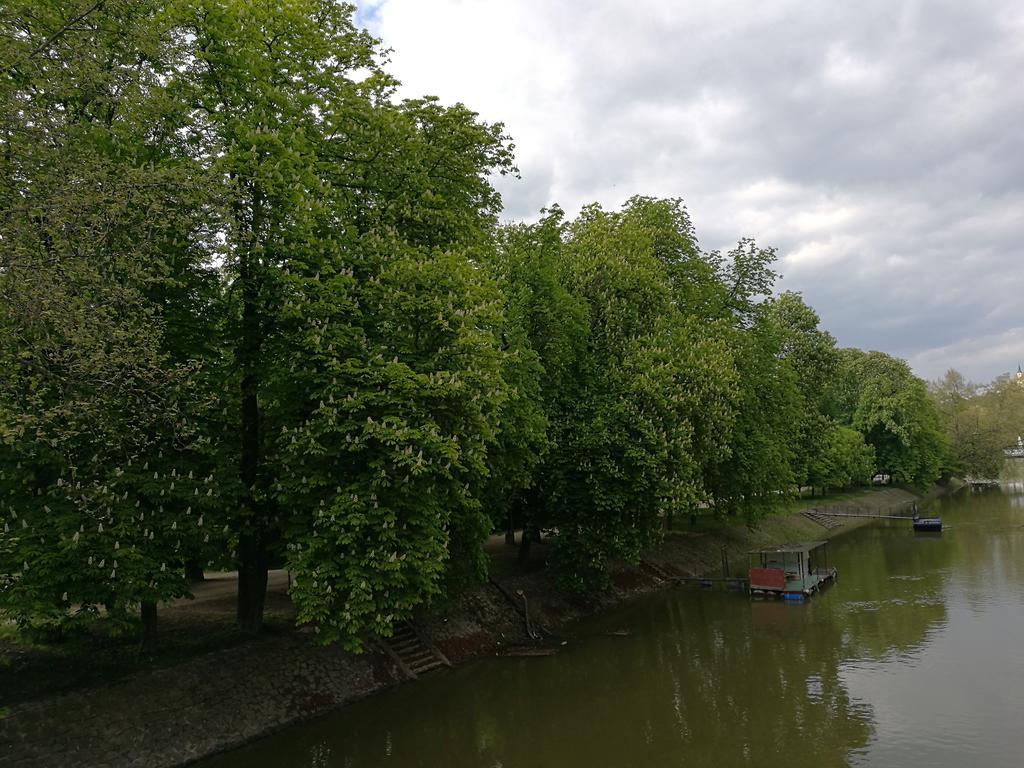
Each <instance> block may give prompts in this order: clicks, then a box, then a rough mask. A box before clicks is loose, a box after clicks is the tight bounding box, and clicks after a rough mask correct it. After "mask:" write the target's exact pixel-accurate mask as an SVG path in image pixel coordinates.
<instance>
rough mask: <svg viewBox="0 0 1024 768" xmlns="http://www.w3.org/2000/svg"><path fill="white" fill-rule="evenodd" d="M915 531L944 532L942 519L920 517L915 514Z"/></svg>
mask: <svg viewBox="0 0 1024 768" xmlns="http://www.w3.org/2000/svg"><path fill="white" fill-rule="evenodd" d="M914 530H915V531H942V518H941V517H918V516H917V514H916V513H915V514H914Z"/></svg>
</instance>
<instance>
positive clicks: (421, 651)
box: [380, 621, 451, 680]
mask: <svg viewBox="0 0 1024 768" xmlns="http://www.w3.org/2000/svg"><path fill="white" fill-rule="evenodd" d="M380 644H381V647H382V648H383V649H384V651H385V653H387V655H388V656H390V657H391V660H392V661H394V662H395V664H396V665H397V666H398V668H399V669H400V670H401V671H402V673H403V674H404V675H405V676H406V677H407V678H409V679H410V680H415V679H416V678H417V677H419V676H420V675H422V674H423V673H425V672H430V671H431V670H433V669H437V668H439V667H450V666H451V662H450V661H448V659H447V658H446V657H445V655H444V654H443V653H441V651H440V649H439V648H438V647H437V646H435V645H434V644H433V643H431V642H430V641H429V640H427V639H426V638H425V637H423V636H421V635H420V634H419V633H418V632H417V631H416V630H415V628H413V626H412V625H411V624H409V623H408V622H405V621H403V622H399V623H398V624H396V625H395V626H394V632H393V634H392V635H391V637H385V638H381V641H380Z"/></svg>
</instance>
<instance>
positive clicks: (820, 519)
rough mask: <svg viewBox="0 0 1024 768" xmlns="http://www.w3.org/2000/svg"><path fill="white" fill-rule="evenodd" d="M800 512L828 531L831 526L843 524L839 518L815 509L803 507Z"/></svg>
mask: <svg viewBox="0 0 1024 768" xmlns="http://www.w3.org/2000/svg"><path fill="white" fill-rule="evenodd" d="M802 514H803V516H804V517H806V518H807V519H808V520H812V521H813V522H815V523H817V524H818V525H820V526H821V527H822V528H827V529H828V530H830V531H831V530H832V529H833V528H838V527H839V526H841V525H842V524H843V521H842V520H839V519H837V518H835V517H833V516H832V515H829V514H827V513H825V512H819V511H818V510H816V509H805V510H804V511H803V513H802Z"/></svg>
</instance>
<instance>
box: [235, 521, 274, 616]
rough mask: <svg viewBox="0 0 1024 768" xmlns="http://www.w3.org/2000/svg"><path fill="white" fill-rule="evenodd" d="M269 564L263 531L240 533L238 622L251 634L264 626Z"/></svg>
mask: <svg viewBox="0 0 1024 768" xmlns="http://www.w3.org/2000/svg"><path fill="white" fill-rule="evenodd" d="M269 565H270V558H269V556H268V554H267V543H266V540H265V538H264V537H263V535H262V534H260V533H245V534H242V535H241V536H239V538H238V626H239V628H240V629H241V630H242V632H244V633H246V634H249V635H255V634H258V633H259V631H260V629H261V628H262V627H263V606H264V604H265V602H266V598H267V571H268V570H269Z"/></svg>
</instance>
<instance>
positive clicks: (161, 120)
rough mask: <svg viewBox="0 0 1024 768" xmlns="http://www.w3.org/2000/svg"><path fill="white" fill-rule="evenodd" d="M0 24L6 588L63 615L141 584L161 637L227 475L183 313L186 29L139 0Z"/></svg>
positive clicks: (0, 440)
mask: <svg viewBox="0 0 1024 768" xmlns="http://www.w3.org/2000/svg"><path fill="white" fill-rule="evenodd" d="M0 34H2V36H3V40H4V45H3V51H4V53H3V54H2V55H3V60H2V64H0V72H2V77H0V89H2V90H0V96H2V105H0V108H2V117H0V120H2V136H3V152H2V153H0V155H2V160H0V163H2V165H3V167H4V171H5V172H4V174H3V183H2V192H0V196H2V200H3V207H2V210H0V242H3V243H4V248H3V250H2V252H0V296H2V299H3V300H2V301H0V515H2V516H3V517H4V531H3V538H2V539H0V541H2V546H0V573H2V574H6V576H5V577H4V579H5V583H4V584H3V589H2V590H0V602H2V604H3V606H4V608H5V609H6V610H7V611H8V612H9V613H10V614H11V615H13V616H14V617H15V618H17V619H18V620H19V621H20V622H21V623H23V624H26V623H27V624H32V623H44V624H47V625H51V626H57V627H62V626H63V625H65V624H67V623H68V622H70V621H73V620H74V619H75V618H80V617H83V616H87V615H89V614H91V613H94V612H95V611H96V610H97V608H98V607H99V606H105V608H106V609H107V613H108V614H110V615H111V616H113V617H115V618H126V617H127V616H128V615H129V611H132V610H135V609H136V608H137V607H138V606H139V605H140V604H141V605H142V607H143V611H142V612H143V616H144V618H145V619H146V620H147V627H148V629H149V632H148V635H147V636H148V637H149V638H150V639H151V637H152V630H153V629H154V622H155V610H156V604H157V602H158V601H161V600H166V599H168V598H171V597H175V596H179V595H182V594H185V593H186V592H187V589H188V585H187V583H186V582H185V580H184V574H183V569H182V564H183V562H184V561H185V560H186V559H190V558H200V559H201V558H202V557H203V553H205V552H208V551H210V550H211V549H212V548H213V547H214V546H216V542H211V541H210V531H211V529H215V528H216V525H215V524H216V522H217V519H216V514H217V513H216V511H215V510H214V509H213V506H214V503H215V491H214V489H215V488H219V484H218V485H215V484H212V483H211V480H212V477H211V476H210V475H209V469H210V465H211V462H210V457H209V451H208V446H207V444H206V440H205V438H204V435H203V431H202V429H201V428H200V424H201V422H202V420H203V419H205V418H206V415H207V412H208V406H209V403H208V401H207V399H206V398H205V396H204V395H203V390H202V386H201V385H200V382H199V368H198V367H197V366H196V365H195V364H194V362H193V360H192V359H191V357H190V355H191V352H192V350H190V349H189V348H188V347H189V341H190V339H195V338H197V337H198V335H197V334H192V335H191V336H189V334H188V333H185V332H184V330H185V328H186V327H194V326H195V325H197V324H198V323H200V322H201V321H202V318H203V317H204V316H205V314H206V313H207V312H208V311H209V300H210V297H211V294H212V291H213V286H214V283H213V280H212V273H211V271H210V270H209V269H208V268H207V267H206V266H205V263H204V253H203V252H202V250H201V249H199V248H194V247H188V246H182V243H186V244H187V243H190V242H199V241H201V240H203V239H204V238H206V237H209V236H210V232H209V230H208V229H207V227H206V224H205V221H204V217H203V216H202V213H201V210H202V206H203V204H204V200H205V193H204V190H203V188H202V187H201V186H198V185H197V184H195V183H194V180H193V175H192V173H191V165H190V162H189V158H188V155H187V152H185V151H184V147H183V146H182V143H181V140H180V137H179V135H178V132H177V128H178V126H179V124H180V120H181V118H182V110H181V109H180V108H179V105H176V104H175V103H174V102H173V101H171V100H168V99H166V98H165V93H164V91H163V89H162V87H161V86H162V82H163V80H164V79H165V78H166V77H167V75H168V71H169V69H168V68H169V64H168V62H169V61H170V59H171V58H172V54H173V50H174V40H173V38H172V37H171V36H170V35H169V34H168V26H167V24H166V23H165V18H164V16H163V13H162V9H161V8H160V6H159V5H155V4H150V3H128V2H109V3H105V4H99V3H97V4H91V5H85V4H83V5H81V6H80V7H68V6H67V5H66V4H61V3H52V4H50V3H32V4H31V8H29V7H28V5H27V4H14V5H13V6H12V5H8V6H6V7H5V9H4V11H3V14H2V15H0ZM184 296H190V297H191V300H190V301H183V300H182V297H184ZM178 331H182V333H181V334H180V335H179V334H178ZM200 477H202V478H204V480H205V482H204V480H201V479H200ZM186 486H187V487H186ZM200 487H202V493H200V490H199V489H200ZM214 538H216V537H214ZM72 604H75V605H78V606H80V610H78V611H77V612H76V613H71V612H69V608H70V606H71V605H72Z"/></svg>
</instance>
